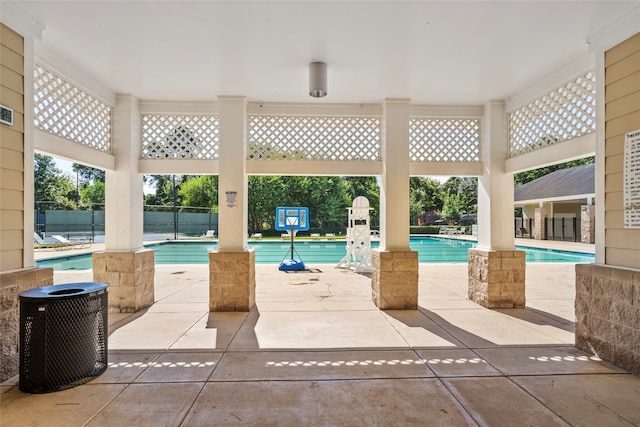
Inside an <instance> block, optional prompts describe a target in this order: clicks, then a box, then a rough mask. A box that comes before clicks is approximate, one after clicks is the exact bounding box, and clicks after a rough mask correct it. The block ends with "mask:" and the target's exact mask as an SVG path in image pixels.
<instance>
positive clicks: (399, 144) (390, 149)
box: [380, 99, 410, 251]
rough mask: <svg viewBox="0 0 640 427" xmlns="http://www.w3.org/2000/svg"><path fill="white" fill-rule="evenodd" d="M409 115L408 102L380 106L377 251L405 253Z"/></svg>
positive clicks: (391, 102)
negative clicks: (380, 144) (378, 243)
mask: <svg viewBox="0 0 640 427" xmlns="http://www.w3.org/2000/svg"><path fill="white" fill-rule="evenodd" d="M409 113H410V106H409V100H408V99H386V100H385V101H384V103H383V104H382V164H383V172H382V179H381V184H382V185H381V187H380V228H381V230H380V235H381V237H380V249H381V250H387V251H395V250H399V251H408V250H409Z"/></svg>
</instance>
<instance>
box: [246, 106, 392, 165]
mask: <svg viewBox="0 0 640 427" xmlns="http://www.w3.org/2000/svg"><path fill="white" fill-rule="evenodd" d="M248 157H249V159H262V160H378V159H379V158H380V119H379V118H376V117H310V116H249V150H248Z"/></svg>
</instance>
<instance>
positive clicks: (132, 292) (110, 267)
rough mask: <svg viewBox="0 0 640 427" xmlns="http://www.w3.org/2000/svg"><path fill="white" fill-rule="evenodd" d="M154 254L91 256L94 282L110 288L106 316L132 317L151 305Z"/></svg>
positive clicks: (97, 254) (132, 252) (139, 251)
mask: <svg viewBox="0 0 640 427" xmlns="http://www.w3.org/2000/svg"><path fill="white" fill-rule="evenodd" d="M154 274H155V258H154V253H153V250H151V249H142V250H136V251H113V252H112V251H109V252H96V253H94V254H93V280H94V281H96V282H103V283H106V284H107V285H109V313H133V312H136V311H139V310H142V309H143V308H146V307H149V306H150V305H152V304H153V303H154V289H153V286H154Z"/></svg>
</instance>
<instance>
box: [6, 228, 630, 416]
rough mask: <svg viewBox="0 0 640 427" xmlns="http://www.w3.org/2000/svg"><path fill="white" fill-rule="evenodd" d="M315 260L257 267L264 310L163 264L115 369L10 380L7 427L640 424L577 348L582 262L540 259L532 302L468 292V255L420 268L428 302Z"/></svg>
mask: <svg viewBox="0 0 640 427" xmlns="http://www.w3.org/2000/svg"><path fill="white" fill-rule="evenodd" d="M524 240H525V241H528V240H527V239H524ZM557 243H560V242H557ZM518 244H520V243H519V242H518ZM527 246H530V245H527ZM581 252H585V251H584V250H581ZM308 267H309V269H310V270H311V271H309V272H299V273H285V272H280V271H278V270H277V266H275V265H256V283H257V285H256V301H257V303H256V306H255V307H254V308H253V310H252V311H251V312H249V313H209V312H208V302H207V301H208V266H207V265H159V266H156V278H155V300H156V302H155V304H154V305H153V306H151V307H149V308H148V309H147V310H144V311H142V312H139V313H136V314H110V315H109V323H110V337H109V368H108V369H107V371H106V372H105V373H104V374H103V375H102V376H100V377H99V378H98V379H96V380H94V381H92V382H90V383H88V384H85V385H81V386H78V387H75V388H73V389H69V390H65V391H61V392H56V393H50V394H44V395H30V394H25V393H22V392H20V391H19V390H18V387H17V385H16V383H17V378H14V379H12V380H10V381H7V382H6V383H4V384H3V385H2V390H1V391H2V394H1V395H0V396H1V399H0V417H1V418H0V423H1V425H2V426H24V425H47V426H70V425H88V426H111V425H113V426H120V425H136V426H200V425H207V426H208V425H286V426H292V425H354V426H360V425H434V426H438V425H441V426H462V425H487V426H503V425H540V426H542V425H544V426H551V425H562V426H566V425H574V426H580V425H584V426H592V425H602V426H605V425H606V426H632V425H636V426H637V425H640V407H639V406H638V402H640V378H638V377H636V376H633V375H631V374H628V373H626V372H624V371H621V370H619V369H617V368H615V367H613V366H611V365H609V364H608V363H605V362H602V361H600V360H598V359H597V358H596V357H594V356H591V355H588V354H586V353H584V352H581V351H579V350H576V349H575V348H574V347H573V341H574V323H573V320H574V309H573V301H574V297H575V285H574V283H575V273H574V265H573V264H566V263H557V264H556V263H552V264H551V263H544V264H543V263H537V264H534V263H530V264H528V265H527V270H526V280H527V290H526V293H527V308H526V309H522V310H487V309H485V308H482V307H480V306H478V305H476V304H475V303H473V302H471V301H469V300H467V298H466V293H467V265H466V264H465V263H460V264H421V265H420V279H419V310H415V311H380V310H378V309H377V308H376V307H375V306H374V305H373V303H372V302H371V289H370V279H369V278H368V277H367V276H366V275H362V274H357V273H354V272H352V271H350V270H345V269H337V268H335V267H333V266H331V265H309V266H308ZM54 278H55V282H56V283H69V282H79V281H87V280H89V281H90V280H91V279H92V277H91V271H90V270H85V271H59V272H58V271H57V272H55V276H54Z"/></svg>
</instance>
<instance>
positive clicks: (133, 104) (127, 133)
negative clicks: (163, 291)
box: [105, 95, 143, 251]
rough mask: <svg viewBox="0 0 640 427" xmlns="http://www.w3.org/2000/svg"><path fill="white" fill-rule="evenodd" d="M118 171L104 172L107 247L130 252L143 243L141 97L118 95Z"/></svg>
mask: <svg viewBox="0 0 640 427" xmlns="http://www.w3.org/2000/svg"><path fill="white" fill-rule="evenodd" d="M112 153H113V154H114V156H115V162H116V167H115V170H106V173H105V181H106V182H105V187H106V189H105V191H106V194H105V238H106V250H107V251H110V250H116V251H123V250H125V251H128V250H135V249H140V248H141V247H142V245H143V183H142V175H141V174H139V173H138V159H139V158H140V113H139V110H138V100H137V99H136V98H134V97H133V96H131V95H118V96H117V98H116V106H115V108H114V114H113V141H112Z"/></svg>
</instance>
